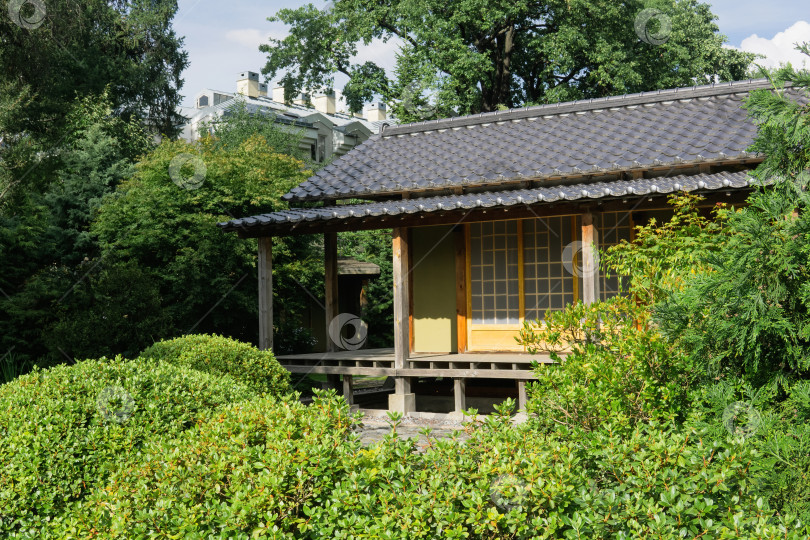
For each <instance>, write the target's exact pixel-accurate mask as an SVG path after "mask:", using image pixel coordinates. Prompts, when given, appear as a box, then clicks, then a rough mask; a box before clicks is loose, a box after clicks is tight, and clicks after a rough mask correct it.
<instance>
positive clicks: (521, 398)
mask: <svg viewBox="0 0 810 540" xmlns="http://www.w3.org/2000/svg"><path fill="white" fill-rule="evenodd" d="M517 385H518V411H519V412H524V411H525V410H526V381H518V382H517Z"/></svg>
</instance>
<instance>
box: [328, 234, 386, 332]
mask: <svg viewBox="0 0 810 540" xmlns="http://www.w3.org/2000/svg"><path fill="white" fill-rule="evenodd" d="M338 241H339V245H338V252H339V253H340V254H341V255H342V256H345V257H354V258H355V259H357V260H360V261H365V262H372V263H374V264H376V265H377V266H379V267H380V275H379V276H378V277H376V278H374V279H371V280H369V282H368V284H367V285H366V286H365V287H364V290H365V293H366V306H365V307H364V308H363V313H361V314H360V318H361V319H362V320H363V321H365V322H366V323H368V346H369V347H371V348H374V347H393V345H394V292H393V289H392V287H391V284H392V283H393V279H394V270H393V252H392V249H393V246H392V242H391V230H390V229H380V230H376V231H355V232H344V233H340V235H339V236H338Z"/></svg>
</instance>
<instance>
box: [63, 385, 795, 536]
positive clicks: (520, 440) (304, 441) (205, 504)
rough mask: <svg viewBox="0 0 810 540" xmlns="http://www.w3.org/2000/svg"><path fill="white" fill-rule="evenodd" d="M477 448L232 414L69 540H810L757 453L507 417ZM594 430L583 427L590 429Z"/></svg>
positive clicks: (280, 411) (162, 456)
mask: <svg viewBox="0 0 810 540" xmlns="http://www.w3.org/2000/svg"><path fill="white" fill-rule="evenodd" d="M507 411H508V406H507V407H504V408H502V413H503V414H499V415H493V416H491V417H489V418H488V419H487V420H486V421H485V422H484V424H483V425H482V426H472V425H470V426H468V427H467V431H468V436H469V438H468V439H467V440H466V441H461V440H460V439H458V438H450V439H443V440H435V439H429V443H428V445H427V446H426V447H425V448H423V449H422V451H421V452H419V451H417V445H416V441H415V439H402V438H400V437H397V436H396V435H389V436H387V437H386V438H385V439H384V440H383V441H382V442H380V443H378V444H376V445H372V446H370V447H367V448H363V447H362V446H361V445H360V443H359V441H358V440H357V438H356V437H354V436H353V435H352V434H351V432H352V427H353V425H354V423H355V422H356V419H355V418H352V417H350V416H349V415H348V413H347V408H346V406H345V404H344V403H343V402H342V401H341V400H339V399H335V397H334V395H333V394H332V395H326V394H324V393H319V395H318V396H317V397H316V399H315V401H314V403H313V405H311V406H304V405H302V404H300V403H297V402H279V401H277V400H275V399H273V398H263V399H260V400H256V401H250V402H244V403H240V404H235V405H232V406H229V407H226V408H224V409H222V410H221V411H220V412H219V413H217V414H216V415H214V416H212V417H211V418H210V419H209V420H208V421H206V422H204V423H202V424H200V425H199V427H198V428H197V429H194V430H190V431H187V432H185V433H183V434H182V435H181V436H180V437H178V438H177V439H176V440H174V441H169V440H165V439H164V440H156V441H154V442H152V443H150V444H149V445H148V447H147V448H146V449H145V450H144V453H143V457H142V459H140V460H138V461H137V462H134V461H133V462H131V463H130V464H128V465H127V466H126V467H124V468H122V469H120V470H119V471H117V472H115V473H114V474H113V475H111V477H110V480H109V482H108V484H107V485H106V486H104V487H103V488H99V489H96V490H95V492H94V493H93V495H92V496H91V497H90V498H88V499H86V500H85V501H84V502H83V504H82V506H81V508H77V511H75V512H73V513H72V514H71V515H70V516H66V517H65V518H64V519H61V520H60V522H59V523H58V524H57V526H56V527H55V529H54V534H57V535H59V536H73V537H79V538H85V537H92V536H94V535H101V536H103V537H109V538H129V537H146V536H150V535H154V534H155V533H156V532H158V531H159V534H161V535H167V536H178V537H183V538H211V537H215V538H239V539H243V538H244V539H248V538H290V539H292V538H358V537H372V538H408V539H410V538H480V539H484V538H527V537H532V538H637V537H648V538H653V537H655V538H670V537H676V536H678V537H683V536H684V535H686V537H695V536H700V535H702V536H703V537H706V538H801V537H802V534H801V533H802V532H806V531H800V530H799V529H796V525H795V523H794V522H793V520H792V518H790V517H786V518H784V519H780V518H775V517H774V516H773V513H772V512H771V511H770V510H769V508H768V506H767V503H765V502H764V501H758V500H757V499H758V497H757V496H756V494H755V493H754V492H753V491H752V485H753V484H752V482H751V481H750V473H749V467H750V463H751V461H752V460H754V459H756V458H757V456H756V453H755V452H753V451H751V450H749V449H748V448H747V447H746V446H745V445H739V444H734V443H733V442H728V443H727V444H726V445H725V447H723V446H719V445H717V444H712V443H706V442H702V441H701V440H700V439H699V437H698V436H697V434H696V433H693V432H680V431H677V430H673V429H671V428H667V427H666V426H663V425H657V424H639V425H638V426H636V428H634V429H633V430H632V431H631V432H630V433H629V435H628V436H626V437H625V436H619V435H617V434H616V433H612V432H611V430H610V429H609V428H607V429H599V430H597V431H594V432H590V433H587V434H586V435H587V436H585V437H582V438H580V439H577V440H569V441H566V440H564V439H563V438H560V437H551V436H548V435H545V434H543V433H540V432H539V431H537V430H536V429H534V427H532V426H531V425H524V426H520V427H515V426H513V425H512V424H511V422H510V419H509V416H508V415H507V414H506V412H507ZM583 433H584V432H583Z"/></svg>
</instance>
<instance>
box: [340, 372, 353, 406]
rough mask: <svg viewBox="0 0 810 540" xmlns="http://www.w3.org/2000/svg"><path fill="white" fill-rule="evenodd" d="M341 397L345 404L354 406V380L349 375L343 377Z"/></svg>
mask: <svg viewBox="0 0 810 540" xmlns="http://www.w3.org/2000/svg"><path fill="white" fill-rule="evenodd" d="M343 397H344V398H345V399H346V403H348V404H349V405H354V378H353V377H352V376H351V375H344V376H343Z"/></svg>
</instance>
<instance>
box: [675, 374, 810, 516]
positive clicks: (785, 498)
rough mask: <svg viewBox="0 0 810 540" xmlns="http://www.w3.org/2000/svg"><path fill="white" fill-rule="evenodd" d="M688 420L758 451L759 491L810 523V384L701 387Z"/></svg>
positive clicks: (754, 468)
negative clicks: (783, 386) (733, 438)
mask: <svg viewBox="0 0 810 540" xmlns="http://www.w3.org/2000/svg"><path fill="white" fill-rule="evenodd" d="M690 402H691V410H690V413H689V419H688V424H689V425H690V426H693V427H694V428H695V429H699V430H701V431H702V432H705V433H707V434H708V435H709V436H711V437H712V438H715V439H722V438H723V437H724V436H727V435H728V434H731V435H732V436H734V437H736V438H738V439H740V440H744V441H745V442H744V444H745V445H746V446H748V447H750V448H752V449H754V450H756V451H757V452H758V454H759V455H760V458H759V459H757V460H754V461H753V462H752V463H751V471H752V474H753V475H754V477H755V478H756V488H757V491H758V492H759V493H760V494H761V495H762V496H763V497H765V499H766V500H768V501H769V503H770V505H771V507H772V508H774V509H776V510H778V511H780V512H781V513H782V514H793V515H797V516H799V518H800V519H801V520H802V521H803V522H804V523H810V489H808V486H810V483H808V480H810V427H809V426H808V419H809V418H810V383H808V381H798V382H796V383H793V384H791V385H789V386H787V387H786V388H781V387H778V386H776V385H769V386H762V387H758V388H756V387H754V386H752V385H751V383H749V382H747V381H745V380H742V379H726V380H722V381H717V382H714V383H712V384H707V385H704V386H700V387H698V388H696V389H695V391H694V392H692V394H691V396H690Z"/></svg>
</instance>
